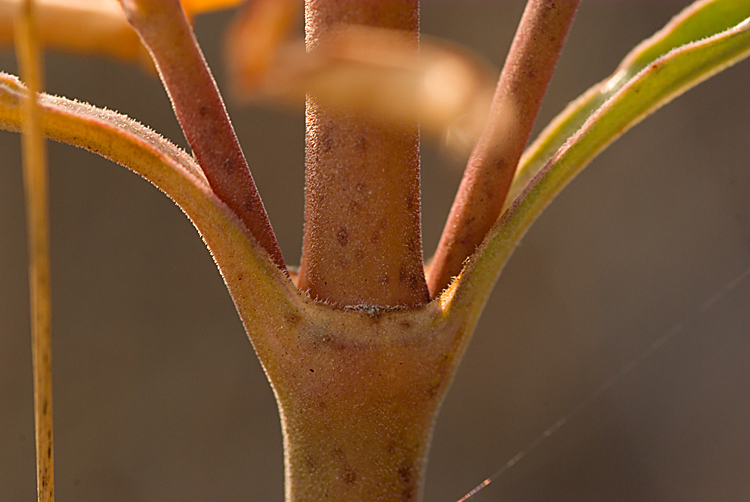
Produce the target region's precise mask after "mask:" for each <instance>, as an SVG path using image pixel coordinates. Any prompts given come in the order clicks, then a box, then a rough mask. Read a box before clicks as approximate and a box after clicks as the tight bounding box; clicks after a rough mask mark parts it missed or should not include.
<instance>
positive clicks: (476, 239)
mask: <svg viewBox="0 0 750 502" xmlns="http://www.w3.org/2000/svg"><path fill="white" fill-rule="evenodd" d="M578 3H579V0H529V2H528V3H527V4H526V9H525V11H524V13H523V17H522V19H521V23H520V25H519V27H518V31H517V32H516V35H515V38H514V40H513V44H512V46H511V48H510V52H509V53H508V57H507V59H506V61H505V66H504V67H503V71H502V74H501V75H500V81H499V82H498V85H497V89H496V90H495V96H494V98H493V102H492V108H491V109H490V115H489V118H488V120H487V124H486V125H485V128H484V131H483V132H482V135H481V136H480V137H479V140H478V141H477V144H476V146H475V147H474V151H473V152H472V155H471V157H470V159H469V163H468V166H467V168H466V172H465V173H464V177H463V180H462V181H461V186H460V188H459V190H458V194H457V195H456V200H455V201H454V203H453V207H452V208H451V213H450V216H449V217H448V221H447V223H446V225H445V229H444V230H443V235H442V237H441V238H440V244H439V245H438V248H437V251H436V253H435V257H434V259H433V261H432V263H431V265H430V269H429V274H428V281H427V282H428V284H429V287H430V293H431V294H432V296H435V295H437V294H438V293H440V291H441V290H443V289H444V288H445V287H447V286H448V285H449V284H450V282H451V280H452V278H453V277H455V276H457V275H458V274H459V273H460V272H461V268H462V266H463V263H464V261H465V260H466V258H468V257H469V256H471V255H472V254H473V253H474V250H475V249H476V248H477V246H478V245H479V244H481V242H482V240H483V239H484V237H485V235H487V232H488V231H489V229H490V228H491V227H492V225H493V224H494V223H495V221H497V218H498V217H499V216H500V212H501V210H502V208H503V203H504V202H505V197H506V195H507V193H508V189H509V187H510V183H511V181H512V180H513V174H514V173H515V170H516V166H517V165H518V160H519V159H520V158H521V154H522V153H523V149H524V147H525V146H526V142H527V141H528V138H529V134H530V133H531V127H532V125H533V124H534V120H535V119H536V116H537V113H538V111H539V107H540V106H541V103H542V99H543V97H544V94H545V92H546V90H547V85H548V84H549V81H550V79H551V78H552V73H553V71H554V69H555V65H556V64H557V60H558V58H559V56H560V52H561V51H562V47H563V44H564V42H565V38H566V36H567V34H568V30H569V28H570V25H571V23H572V22H573V18H574V17H575V13H576V10H577V8H578Z"/></svg>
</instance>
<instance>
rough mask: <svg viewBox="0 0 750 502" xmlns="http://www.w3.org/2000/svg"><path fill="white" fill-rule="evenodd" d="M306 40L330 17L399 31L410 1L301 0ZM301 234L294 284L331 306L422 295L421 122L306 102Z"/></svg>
mask: <svg viewBox="0 0 750 502" xmlns="http://www.w3.org/2000/svg"><path fill="white" fill-rule="evenodd" d="M305 22H306V42H307V47H308V50H310V51H315V49H316V45H317V43H318V39H319V37H321V36H323V35H324V34H325V33H326V32H328V31H329V30H333V29H335V27H336V24H338V23H352V24H363V25H368V26H376V27H383V28H392V29H399V30H404V31H406V32H408V33H411V34H413V37H414V51H417V48H418V36H419V35H418V30H419V5H418V1H417V0H382V1H380V0H379V1H371V0H307V1H306V3H305ZM306 173H307V174H306V194H305V204H306V205H305V237H304V244H303V250H302V261H301V267H300V277H299V284H298V285H299V287H300V289H302V290H305V291H308V292H309V294H310V296H311V297H312V298H315V299H317V300H321V301H327V302H331V303H333V304H335V305H339V306H345V305H359V304H368V305H380V306H396V305H398V306H407V307H416V306H418V305H422V304H424V303H426V302H427V301H429V294H428V290H427V285H426V281H425V277H424V266H423V259H422V238H421V222H420V209H419V207H420V195H419V128H418V126H417V124H416V123H403V124H401V127H393V126H386V125H383V124H382V123H380V122H378V121H377V120H375V119H371V118H368V117H362V116H353V115H346V114H345V113H343V112H337V111H334V110H333V109H332V108H329V107H326V106H325V105H323V104H321V103H318V102H316V100H315V98H314V97H312V96H309V97H308V101H307V151H306Z"/></svg>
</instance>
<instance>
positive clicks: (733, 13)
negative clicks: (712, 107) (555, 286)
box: [505, 0, 750, 209]
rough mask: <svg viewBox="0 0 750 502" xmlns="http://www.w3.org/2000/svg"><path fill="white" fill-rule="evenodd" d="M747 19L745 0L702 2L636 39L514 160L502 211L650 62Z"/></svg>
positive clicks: (748, 11)
mask: <svg viewBox="0 0 750 502" xmlns="http://www.w3.org/2000/svg"><path fill="white" fill-rule="evenodd" d="M747 17H750V2H748V0H702V1H699V2H696V3H694V4H693V5H691V6H690V7H688V8H687V9H685V10H683V11H682V12H681V13H680V14H678V15H677V16H675V17H674V19H672V20H671V21H670V22H669V23H668V24H667V25H666V26H664V28H662V29H661V30H659V31H658V32H656V33H655V34H654V35H653V36H652V37H650V38H648V39H646V40H644V41H643V42H641V43H640V44H639V45H638V46H637V47H635V48H634V49H633V50H632V51H631V52H630V53H629V54H628V55H627V56H626V57H625V59H624V60H623V61H622V63H620V65H619V66H618V67H617V69H616V70H615V72H614V73H613V74H612V75H610V76H609V77H608V78H606V79H605V80H603V81H601V82H599V83H598V84H596V85H594V86H593V87H591V88H590V89H589V90H588V91H586V92H585V93H584V94H582V95H581V96H580V97H579V98H578V99H576V100H575V101H573V102H572V103H570V104H569V105H568V106H567V107H566V108H565V110H563V112H562V113H560V115H558V116H557V117H556V118H555V119H554V120H553V121H552V122H550V124H549V125H548V126H547V127H546V128H545V129H544V130H543V131H542V133H541V134H540V135H539V137H538V138H537V139H536V141H534V143H532V144H531V146H529V148H528V149H527V150H526V152H525V153H524V155H523V157H522V158H521V161H520V163H519V167H518V172H517V173H516V176H515V178H514V180H513V185H512V186H511V189H510V192H509V193H508V198H507V200H506V202H505V209H507V208H508V206H510V203H511V202H512V201H513V199H515V198H516V196H517V195H518V194H519V193H521V191H522V190H523V188H524V187H525V186H526V185H527V184H528V183H529V181H531V179H532V178H533V177H534V176H535V175H536V174H537V173H538V172H539V170H540V169H541V168H542V167H544V165H545V164H546V163H547V162H548V161H549V160H550V159H551V158H552V156H553V155H554V154H555V153H556V152H557V151H558V150H559V149H560V148H561V147H562V146H563V144H565V141H567V139H568V138H570V137H571V136H572V135H573V134H574V133H575V132H576V131H577V130H578V129H580V127H581V126H582V125H583V124H584V122H586V120H587V119H588V118H589V117H590V116H591V115H592V114H593V113H594V112H595V111H596V110H598V109H599V108H600V107H601V106H602V105H603V104H604V103H605V102H606V101H607V100H608V99H610V98H611V97H612V96H614V95H615V94H617V92H618V91H620V89H622V88H623V87H624V86H625V85H626V84H627V83H628V82H629V81H630V80H631V79H632V78H633V77H635V76H636V75H638V73H640V72H641V71H642V70H643V69H644V68H646V67H647V66H648V65H649V64H650V63H652V62H653V61H655V60H656V59H658V58H660V57H662V56H664V55H665V54H667V53H668V52H670V51H672V50H674V49H676V48H678V47H680V46H683V45H685V44H689V43H692V42H697V41H699V40H702V39H704V38H707V37H710V36H713V35H715V34H717V33H721V32H722V31H725V30H727V29H729V28H731V27H732V26H736V25H737V24H738V23H740V22H741V21H742V20H744V19H746V18H747Z"/></svg>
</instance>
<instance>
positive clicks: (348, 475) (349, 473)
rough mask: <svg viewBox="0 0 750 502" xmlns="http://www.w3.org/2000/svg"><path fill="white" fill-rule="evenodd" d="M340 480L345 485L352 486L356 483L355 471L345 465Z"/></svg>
mask: <svg viewBox="0 0 750 502" xmlns="http://www.w3.org/2000/svg"><path fill="white" fill-rule="evenodd" d="M341 479H342V480H343V481H344V483H345V484H347V485H353V484H354V483H356V482H357V471H355V470H354V469H352V468H351V467H349V466H348V465H346V466H344V472H342V473H341Z"/></svg>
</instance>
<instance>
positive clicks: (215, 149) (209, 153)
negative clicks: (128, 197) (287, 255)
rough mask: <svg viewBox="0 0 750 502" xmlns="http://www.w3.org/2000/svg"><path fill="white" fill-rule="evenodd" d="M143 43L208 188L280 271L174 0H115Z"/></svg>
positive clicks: (264, 219) (220, 106)
mask: <svg viewBox="0 0 750 502" xmlns="http://www.w3.org/2000/svg"><path fill="white" fill-rule="evenodd" d="M120 3H121V4H122V6H123V9H124V10H125V14H126V15H127V17H128V20H129V21H130V23H131V24H132V25H133V27H134V28H135V30H136V31H137V32H138V35H140V37H141V39H142V40H143V43H144V45H146V47H148V50H149V52H150V53H151V56H152V58H153V59H154V62H155V63H156V66H157V68H158V70H159V75H160V76H161V78H162V81H163V82H164V87H165V88H166V89H167V92H168V93H169V97H170V99H171V100H172V106H173V107H174V110H175V115H177V119H178V120H179V121H180V125H181V126H182V130H183V131H184V133H185V137H186V138H187V140H188V143H189V144H190V148H191V149H192V150H193V155H195V158H196V160H197V161H198V165H199V166H200V167H201V169H202V170H203V172H204V174H205V175H206V178H207V179H208V183H209V185H210V186H211V189H212V190H213V191H214V193H215V194H216V196H217V197H218V198H219V199H221V201H222V202H224V203H225V204H226V205H227V206H229V208H230V209H231V210H232V211H233V212H234V213H235V214H236V215H237V217H238V218H239V219H240V221H242V223H243V224H244V225H245V227H246V228H247V230H248V231H249V232H250V234H251V235H252V236H253V238H255V239H256V240H257V241H258V244H259V245H260V246H261V247H262V248H263V249H265V250H266V252H268V254H269V255H270V256H271V259H272V260H273V261H274V262H275V263H276V265H277V266H278V267H279V268H281V269H282V270H286V266H285V264H284V258H283V257H282V255H281V250H280V249H279V245H278V243H277V241H276V236H275V235H274V233H273V229H272V228H271V224H270V222H269V221H268V215H267V214H266V210H265V208H264V207H263V202H262V201H261V199H260V195H259V194H258V190H257V188H256V187H255V182H254V181H253V177H252V175H251V174H250V169H249V168H248V165H247V161H246V160H245V156H244V154H243V153H242V149H241V148H240V144H239V142H238V141H237V136H236V135H235V133H234V129H233V128H232V124H231V122H230V121H229V115H227V112H226V109H225V108H224V102H223V100H222V99H221V95H220V94H219V90H218V88H217V87H216V82H215V81H214V79H213V76H212V75H211V72H210V70H209V69H208V66H207V65H206V62H205V59H204V58H203V54H202V52H201V50H200V47H198V43H197V42H196V40H195V37H194V35H193V31H192V29H191V27H190V25H189V24H188V21H187V19H186V18H185V15H184V12H183V11H182V7H181V6H180V2H179V0H120Z"/></svg>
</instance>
